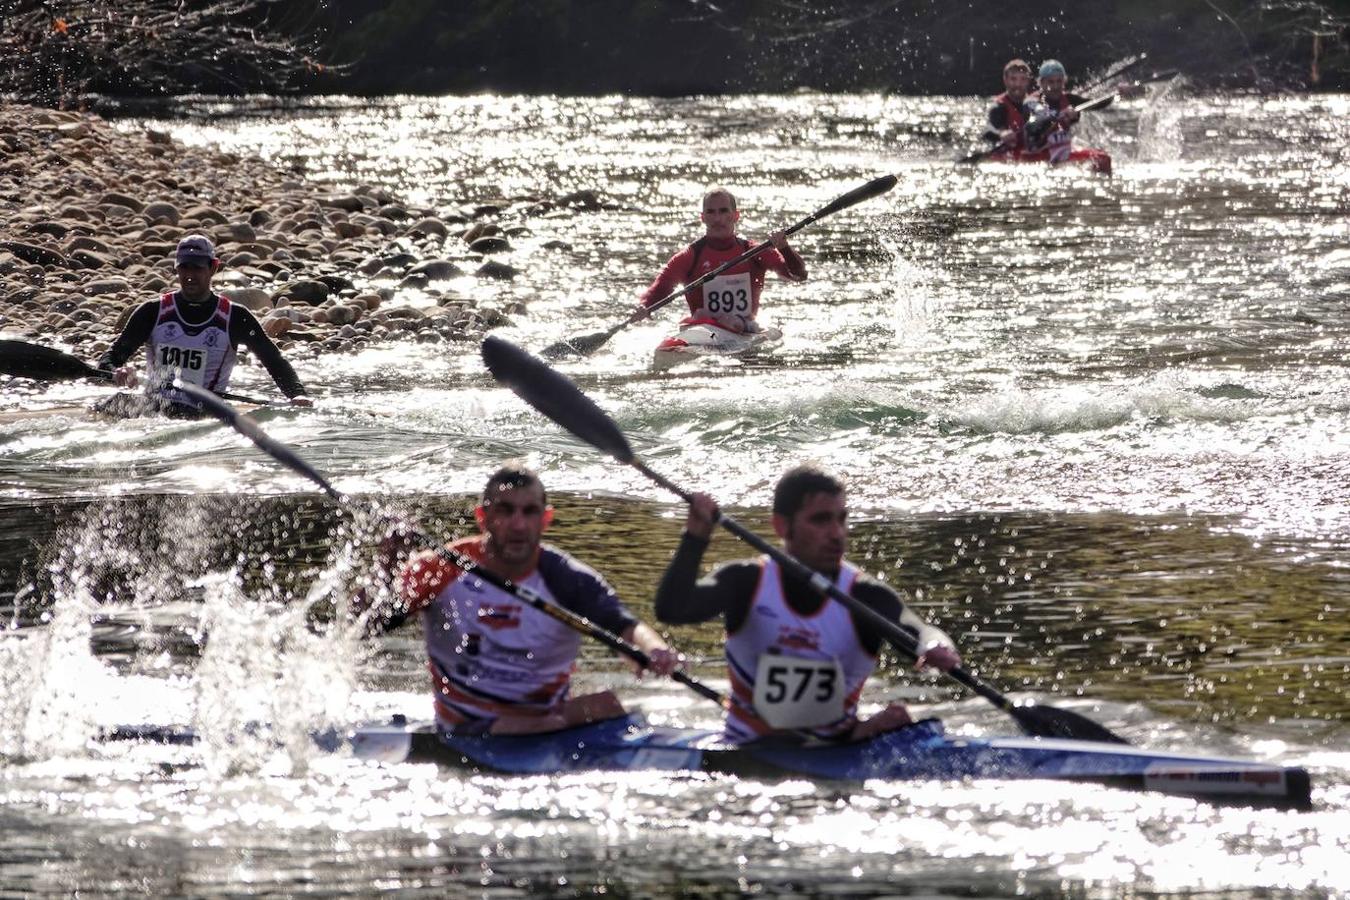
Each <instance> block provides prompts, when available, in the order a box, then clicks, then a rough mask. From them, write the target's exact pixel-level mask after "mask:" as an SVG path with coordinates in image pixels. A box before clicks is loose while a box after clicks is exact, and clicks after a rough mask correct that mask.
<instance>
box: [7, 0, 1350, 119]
mask: <svg viewBox="0 0 1350 900" xmlns="http://www.w3.org/2000/svg"><path fill="white" fill-rule="evenodd" d="M0 53H3V55H4V58H5V63H6V64H5V65H4V66H3V67H0V93H7V94H10V95H14V96H18V97H20V98H21V99H25V100H29V101H35V102H40V103H46V104H49V105H67V106H68V105H77V104H79V103H81V102H82V101H81V100H80V98H81V97H82V96H86V95H89V94H105V95H118V96H155V95H170V94H179V93H186V92H206V93H235V94H237V93H245V92H251V91H252V92H267V93H286V92H294V91H301V92H309V93H317V92H343V93H369V94H377V93H447V92H449V93H468V92H480V91H496V92H526V93H539V92H542V93H558V94H604V93H631V94H657V95H673V94H690V93H738V92H746V91H756V92H757V91H784V90H793V89H798V88H807V89H816V90H825V91H855V90H883V91H891V92H896V93H905V94H927V93H941V94H991V93H995V92H997V90H999V72H1000V70H1001V68H1002V65H1003V63H1004V62H1005V61H1006V60H1008V59H1009V58H1011V57H1013V56H1021V57H1025V58H1026V59H1028V60H1029V61H1031V62H1033V63H1036V62H1039V61H1040V60H1042V59H1044V58H1046V57H1050V56H1053V57H1056V58H1058V59H1060V60H1062V61H1063V62H1064V63H1065V64H1066V65H1067V66H1068V68H1069V71H1070V73H1071V77H1072V76H1073V75H1075V74H1079V75H1081V74H1085V73H1086V72H1088V71H1089V70H1094V69H1095V70H1098V71H1100V70H1101V69H1104V68H1106V67H1107V66H1109V65H1110V64H1111V63H1113V62H1115V61H1118V60H1121V59H1123V58H1127V57H1130V56H1131V55H1134V54H1138V53H1147V54H1148V60H1147V65H1146V66H1141V67H1140V69H1138V70H1136V71H1138V72H1140V73H1141V74H1146V73H1147V72H1148V71H1149V70H1153V69H1166V68H1178V69H1181V70H1182V71H1183V73H1184V74H1186V75H1187V76H1188V77H1189V78H1190V79H1191V82H1192V83H1193V84H1196V85H1198V86H1200V87H1210V88H1219V87H1222V88H1255V89H1258V90H1288V89H1295V90H1298V89H1320V90H1338V91H1343V90H1350V0H1266V2H1253V0H1116V2H1109V0H1020V2H1016V3H1014V2H1010V0H847V2H845V0H197V2H191V0H115V2H110V0H94V2H89V0H86V2H68V0H0Z"/></svg>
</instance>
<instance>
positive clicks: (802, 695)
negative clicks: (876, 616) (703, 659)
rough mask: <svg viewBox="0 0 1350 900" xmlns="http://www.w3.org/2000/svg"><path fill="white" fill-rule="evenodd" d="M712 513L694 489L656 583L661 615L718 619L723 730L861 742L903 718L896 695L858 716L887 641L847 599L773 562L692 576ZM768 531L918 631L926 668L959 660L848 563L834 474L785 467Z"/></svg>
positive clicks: (745, 737) (948, 643) (748, 735)
mask: <svg viewBox="0 0 1350 900" xmlns="http://www.w3.org/2000/svg"><path fill="white" fill-rule="evenodd" d="M716 511H717V506H716V504H715V503H714V502H713V500H712V498H711V497H708V496H707V495H706V494H696V495H694V499H693V502H691V503H690V505H689V517H688V520H687V522H686V525H685V531H684V535H683V537H682V539H681V541H680V546H679V548H678V549H677V550H676V552H675V556H674V557H673V558H672V559H671V561H670V565H669V567H668V568H667V569H666V574H665V576H664V577H663V578H662V580H661V584H660V586H659V587H658V589H657V594H656V616H657V619H658V620H660V621H661V622H666V623H670V624H686V623H692V622H703V621H707V620H709V619H712V618H715V617H717V616H719V615H720V616H722V617H723V619H724V621H725V623H726V629H727V649H726V656H727V672H728V676H729V678H730V680H731V693H732V707H731V709H730V710H729V711H728V713H727V722H726V736H727V737H728V738H729V739H730V740H734V741H738V742H740V741H749V740H754V739H756V738H760V737H764V736H766V735H770V734H773V733H775V732H779V731H785V730H792V731H802V730H809V731H813V732H815V733H817V734H819V735H820V736H822V737H831V738H839V737H845V736H846V737H848V738H850V739H852V740H862V739H864V738H868V737H871V736H873V735H876V734H880V733H881V732H883V731H889V730H891V729H894V728H898V727H900V726H902V725H905V724H908V723H909V722H910V721H911V719H910V716H909V711H908V710H906V709H905V707H904V705H903V704H899V703H893V704H890V705H889V706H887V707H886V708H885V709H883V710H882V711H881V712H879V713H877V714H876V715H874V716H872V717H871V718H868V719H864V720H860V719H859V718H858V700H859V697H860V696H861V694H862V689H863V684H864V682H866V680H867V678H868V676H870V675H871V673H872V671H873V669H874V668H875V667H876V660H877V656H878V654H879V653H880V650H881V645H882V642H883V640H884V637H883V635H882V633H881V632H880V631H879V630H878V629H876V628H875V627H873V626H870V625H869V624H868V623H867V622H866V621H864V620H862V619H860V618H859V617H857V616H855V615H854V614H853V613H852V612H851V611H849V610H848V609H847V608H846V607H844V606H843V605H842V604H840V603H836V602H835V601H833V600H830V599H829V598H827V597H823V596H821V595H820V594H819V593H817V592H816V591H815V590H814V589H812V588H811V587H810V585H808V584H807V583H806V582H804V581H800V580H797V579H793V578H791V577H790V576H789V575H787V574H786V573H785V572H783V570H782V569H781V568H780V567H779V566H778V565H777V564H776V563H774V562H773V561H772V560H771V559H767V558H763V559H753V560H743V561H737V562H731V563H727V564H725V565H723V566H721V567H719V568H718V569H716V570H715V571H713V572H712V573H711V574H710V575H709V576H708V577H706V578H703V579H700V580H697V581H696V579H697V576H698V570H699V566H700V563H701V562H702V558H703V552H704V551H705V550H706V549H707V547H708V543H709V541H710V540H711V537H712V530H713V524H714V523H713V516H714V515H715V513H716ZM773 527H774V531H775V532H776V533H777V534H778V536H779V538H781V539H782V541H783V549H784V550H786V551H787V552H788V553H789V554H790V555H791V556H793V557H795V558H796V559H798V560H800V561H801V562H802V563H805V564H806V565H807V566H809V567H810V568H812V569H814V570H815V571H816V572H820V573H822V574H824V575H825V576H826V577H828V578H830V579H831V580H833V581H834V583H835V585H836V586H837V587H839V588H840V589H841V590H844V591H846V592H848V593H850V594H852V595H853V596H854V597H855V598H857V599H858V600H859V601H861V602H863V603H865V604H867V605H868V606H870V607H871V608H872V609H874V610H876V611H877V612H879V613H881V614H882V615H884V616H885V617H886V618H888V619H891V620H893V621H895V622H896V623H897V624H898V625H899V626H900V627H901V628H904V629H905V630H907V631H909V632H910V633H911V634H913V635H914V637H915V639H916V641H917V643H918V646H919V648H920V650H921V653H922V655H921V656H920V658H919V660H918V666H919V667H920V668H923V667H933V668H937V669H941V670H943V671H950V670H951V669H953V668H955V667H956V666H958V665H960V664H961V656H960V654H958V653H957V652H956V648H955V647H954V645H953V643H952V640H951V638H949V637H947V635H946V634H944V633H943V632H942V631H940V630H939V629H937V628H934V627H933V626H932V625H929V624H927V623H926V622H924V621H923V620H922V619H920V618H919V617H918V616H916V615H915V614H914V613H913V612H912V611H910V610H909V609H907V608H906V607H905V605H904V604H903V603H902V602H901V601H900V598H899V596H897V595H896V593H895V592H894V591H893V590H891V588H889V587H888V586H886V585H885V584H883V583H881V582H880V581H877V580H875V579H872V578H869V577H868V576H867V575H865V574H863V573H861V572H860V571H859V570H858V569H857V568H855V567H854V566H852V565H850V564H849V563H848V562H846V561H845V560H844V553H845V551H846V550H847V549H848V507H847V503H846V499H845V495H844V487H843V485H842V484H841V483H840V482H839V481H838V480H837V479H835V478H834V477H833V476H831V475H829V474H827V473H825V472H822V471H820V470H819V469H814V468H810V467H798V468H796V469H793V470H792V471H790V472H788V473H787V474H786V475H784V476H783V478H782V479H781V480H780V481H779V482H778V486H777V487H776V488H775V490H774V501H773Z"/></svg>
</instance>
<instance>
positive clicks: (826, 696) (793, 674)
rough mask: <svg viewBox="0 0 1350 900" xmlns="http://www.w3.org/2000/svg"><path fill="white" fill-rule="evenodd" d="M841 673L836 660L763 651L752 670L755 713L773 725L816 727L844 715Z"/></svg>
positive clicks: (842, 677) (780, 726)
mask: <svg viewBox="0 0 1350 900" xmlns="http://www.w3.org/2000/svg"><path fill="white" fill-rule="evenodd" d="M844 694H845V690H844V672H843V669H842V668H841V667H840V665H839V661H838V660H835V659H802V658H800V657H793V656H786V655H780V654H776V653H765V654H763V655H762V656H760V658H759V666H758V667H757V669H756V672H755V712H757V713H758V714H759V716H760V718H762V719H763V720H764V721H765V722H766V723H768V724H769V726H770V727H772V728H815V727H818V726H821V725H829V724H830V723H832V722H837V721H838V720H839V719H840V718H842V717H843V715H844Z"/></svg>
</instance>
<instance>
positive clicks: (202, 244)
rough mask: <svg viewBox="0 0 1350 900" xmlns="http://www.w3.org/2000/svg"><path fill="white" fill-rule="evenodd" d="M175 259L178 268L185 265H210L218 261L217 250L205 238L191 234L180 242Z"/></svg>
mask: <svg viewBox="0 0 1350 900" xmlns="http://www.w3.org/2000/svg"><path fill="white" fill-rule="evenodd" d="M173 259H174V265H176V266H181V265H183V264H184V263H188V264H189V265H192V264H196V265H200V264H202V263H207V264H209V263H212V262H214V261H215V259H216V248H215V245H214V244H212V243H211V242H210V241H209V240H207V239H206V237H205V236H203V235H200V234H189V235H188V236H187V237H185V238H183V239H182V240H181V241H179V242H178V250H177V251H175V253H174V257H173Z"/></svg>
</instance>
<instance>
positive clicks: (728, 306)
mask: <svg viewBox="0 0 1350 900" xmlns="http://www.w3.org/2000/svg"><path fill="white" fill-rule="evenodd" d="M703 301H704V305H705V306H707V308H708V312H710V313H712V314H714V315H716V314H718V313H736V314H738V315H742V316H743V315H745V314H746V313H748V312H750V292H749V291H748V290H746V289H745V288H728V289H726V290H720V291H719V290H708V291H705V292H704V296H703Z"/></svg>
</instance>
